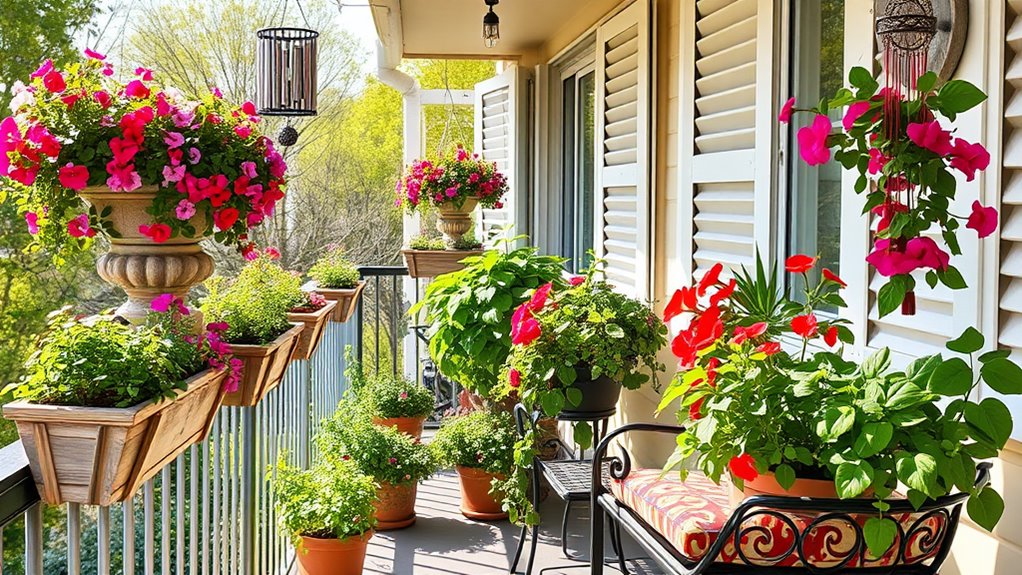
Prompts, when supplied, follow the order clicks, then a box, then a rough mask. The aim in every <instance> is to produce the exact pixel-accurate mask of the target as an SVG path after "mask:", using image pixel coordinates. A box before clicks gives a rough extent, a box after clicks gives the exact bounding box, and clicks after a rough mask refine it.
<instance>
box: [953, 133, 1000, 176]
mask: <svg viewBox="0 0 1022 575" xmlns="http://www.w3.org/2000/svg"><path fill="white" fill-rule="evenodd" d="M989 165H990V152H988V151H987V149H986V148H984V147H983V144H978V143H977V144H970V143H969V142H966V141H965V140H963V139H961V138H957V139H955V145H954V148H953V149H952V150H951V167H952V168H955V169H956V170H958V171H960V172H961V173H963V174H965V179H966V181H969V182H971V181H972V180H973V179H974V178H975V177H976V171H977V170H978V171H981V172H982V171H983V170H985V169H987V166H989Z"/></svg>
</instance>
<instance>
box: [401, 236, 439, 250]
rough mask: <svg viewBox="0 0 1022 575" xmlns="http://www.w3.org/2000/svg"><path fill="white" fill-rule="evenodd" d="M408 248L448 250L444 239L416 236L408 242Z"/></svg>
mask: <svg viewBox="0 0 1022 575" xmlns="http://www.w3.org/2000/svg"><path fill="white" fill-rule="evenodd" d="M408 247H409V248H411V249H413V250H424V251H425V250H429V251H440V250H444V249H447V246H446V245H445V244H444V240H443V238H431V237H429V236H425V235H419V236H415V237H414V238H412V239H410V240H408Z"/></svg>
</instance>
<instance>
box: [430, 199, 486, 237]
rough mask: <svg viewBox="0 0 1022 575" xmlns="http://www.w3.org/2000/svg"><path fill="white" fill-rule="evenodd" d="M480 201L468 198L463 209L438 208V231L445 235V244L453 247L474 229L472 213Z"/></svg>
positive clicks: (452, 207) (451, 207) (445, 205)
mask: <svg viewBox="0 0 1022 575" xmlns="http://www.w3.org/2000/svg"><path fill="white" fill-rule="evenodd" d="M477 205H479V200H476V199H475V198H466V199H465V203H463V204H461V207H460V208H459V207H455V206H452V205H447V204H444V205H441V206H439V207H438V208H437V210H436V212H437V218H436V230H437V231H438V232H440V233H441V234H443V235H444V242H445V243H446V244H447V245H448V246H453V245H454V244H456V243H457V242H459V241H460V240H461V238H462V236H464V235H465V234H467V233H468V232H469V231H470V230H471V229H472V212H473V211H475V209H476V206H477Z"/></svg>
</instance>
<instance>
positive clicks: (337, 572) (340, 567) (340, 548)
mask: <svg viewBox="0 0 1022 575" xmlns="http://www.w3.org/2000/svg"><path fill="white" fill-rule="evenodd" d="M372 537H373V532H372V531H368V532H366V533H363V534H362V535H356V536H352V537H347V538H345V539H319V538H316V537H302V540H301V543H300V544H299V546H298V549H296V550H295V556H296V557H297V558H298V572H299V573H301V574H302V575H362V568H363V567H364V566H365V561H366V549H367V548H368V546H369V540H370V539H372Z"/></svg>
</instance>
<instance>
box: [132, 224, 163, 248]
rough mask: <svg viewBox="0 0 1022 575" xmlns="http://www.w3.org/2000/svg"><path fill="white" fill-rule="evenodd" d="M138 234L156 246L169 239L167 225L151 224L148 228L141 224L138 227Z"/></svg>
mask: <svg viewBox="0 0 1022 575" xmlns="http://www.w3.org/2000/svg"><path fill="white" fill-rule="evenodd" d="M138 233H140V234H142V235H143V236H146V237H148V238H149V239H151V240H153V241H154V242H156V243H158V244H162V243H163V242H165V241H167V240H169V239H170V226H168V225H167V224H152V225H150V226H147V225H145V224H143V225H141V226H138Z"/></svg>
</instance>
